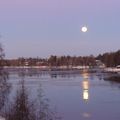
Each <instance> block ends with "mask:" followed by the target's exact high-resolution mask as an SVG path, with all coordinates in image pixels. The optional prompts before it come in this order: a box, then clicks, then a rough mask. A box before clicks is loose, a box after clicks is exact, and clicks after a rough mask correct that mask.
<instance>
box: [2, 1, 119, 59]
mask: <svg viewBox="0 0 120 120" xmlns="http://www.w3.org/2000/svg"><path fill="white" fill-rule="evenodd" d="M84 25H86V26H87V27H88V32H87V33H82V32H81V31H80V29H81V27H82V26H84ZM0 35H1V36H2V37H1V38H0V42H1V43H2V44H3V46H4V49H5V53H6V57H7V58H17V57H21V56H24V57H37V56H39V57H48V56H50V55H51V54H53V55H77V56H78V55H90V54H93V55H97V54H99V53H103V52H109V51H115V50H118V49H120V0H0Z"/></svg>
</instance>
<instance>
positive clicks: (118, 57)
mask: <svg viewBox="0 0 120 120" xmlns="http://www.w3.org/2000/svg"><path fill="white" fill-rule="evenodd" d="M97 59H99V60H101V61H102V62H103V63H104V64H105V65H106V66H107V67H116V66H117V65H120V50H118V51H116V52H110V53H104V54H102V55H101V54H100V55H98V57H97Z"/></svg>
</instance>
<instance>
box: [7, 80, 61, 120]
mask: <svg viewBox="0 0 120 120" xmlns="http://www.w3.org/2000/svg"><path fill="white" fill-rule="evenodd" d="M5 118H6V120H58V119H60V118H59V117H57V115H56V113H55V112H53V111H51V109H50V107H49V102H48V99H46V98H45V96H44V94H43V90H42V88H41V86H40V88H39V90H38V97H37V98H36V99H32V98H30V96H28V92H27V89H26V88H25V85H24V81H22V83H21V87H20V89H19V90H18V91H17V93H16V96H15V98H14V100H13V101H12V102H11V103H10V106H9V109H8V110H7V112H6V113H5Z"/></svg>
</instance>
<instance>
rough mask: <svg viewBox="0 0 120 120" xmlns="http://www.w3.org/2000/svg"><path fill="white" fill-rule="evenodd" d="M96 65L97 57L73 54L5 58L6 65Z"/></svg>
mask: <svg viewBox="0 0 120 120" xmlns="http://www.w3.org/2000/svg"><path fill="white" fill-rule="evenodd" d="M70 65H71V66H79V65H82V66H95V65H96V62H95V57H94V56H92V55H91V56H86V57H82V56H79V57H76V56H74V57H72V56H60V57H58V56H54V55H52V56H50V57H49V58H47V59H41V58H23V57H22V58H18V59H11V60H4V66H70Z"/></svg>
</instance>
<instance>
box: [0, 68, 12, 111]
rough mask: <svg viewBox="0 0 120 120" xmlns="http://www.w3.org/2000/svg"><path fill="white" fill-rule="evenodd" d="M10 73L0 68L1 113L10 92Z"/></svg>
mask: <svg viewBox="0 0 120 120" xmlns="http://www.w3.org/2000/svg"><path fill="white" fill-rule="evenodd" d="M8 78H9V76H8V73H7V72H6V71H5V70H4V69H2V68H0V111H1V110H2V108H3V106H4V105H5V102H6V100H7V98H8V94H9V92H10V84H9V83H8V82H7V80H8Z"/></svg>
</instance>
